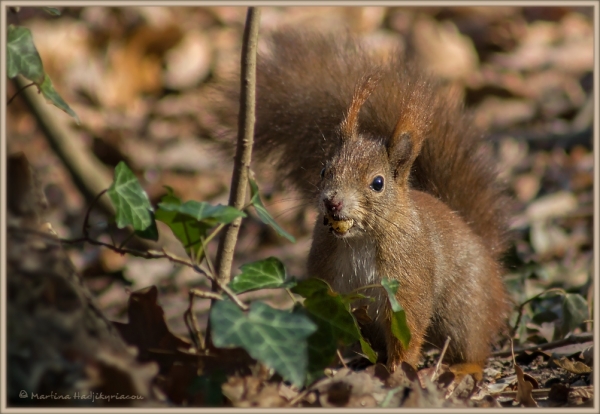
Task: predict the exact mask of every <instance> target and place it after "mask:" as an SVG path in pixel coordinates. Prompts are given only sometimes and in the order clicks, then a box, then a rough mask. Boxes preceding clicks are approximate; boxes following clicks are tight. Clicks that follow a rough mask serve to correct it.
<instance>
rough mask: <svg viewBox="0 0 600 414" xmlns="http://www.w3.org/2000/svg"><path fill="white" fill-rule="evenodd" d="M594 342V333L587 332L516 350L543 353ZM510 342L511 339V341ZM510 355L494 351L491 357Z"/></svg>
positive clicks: (508, 352) (509, 353)
mask: <svg viewBox="0 0 600 414" xmlns="http://www.w3.org/2000/svg"><path fill="white" fill-rule="evenodd" d="M593 340H594V333H593V332H589V333H585V334H579V335H571V336H569V337H568V338H565V339H560V340H558V341H554V342H548V343H546V344H541V345H533V346H529V347H527V348H517V350H516V351H517V352H525V351H543V350H545V349H553V348H558V347H561V346H563V345H570V344H580V343H583V342H589V341H593ZM511 341H512V339H511ZM510 355H511V351H496V352H492V356H493V357H497V358H504V357H507V356H510Z"/></svg>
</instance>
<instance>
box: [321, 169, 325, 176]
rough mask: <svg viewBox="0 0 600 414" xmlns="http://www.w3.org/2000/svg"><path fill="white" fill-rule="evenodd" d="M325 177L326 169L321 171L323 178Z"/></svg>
mask: <svg viewBox="0 0 600 414" xmlns="http://www.w3.org/2000/svg"><path fill="white" fill-rule="evenodd" d="M323 177H325V167H323V169H322V170H321V178H323Z"/></svg>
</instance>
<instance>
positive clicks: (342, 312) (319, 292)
mask: <svg viewBox="0 0 600 414" xmlns="http://www.w3.org/2000/svg"><path fill="white" fill-rule="evenodd" d="M292 292H294V293H296V294H298V295H301V296H303V297H305V298H306V299H305V300H304V307H305V308H306V310H307V311H308V313H309V315H310V317H311V319H312V320H313V321H314V322H315V323H316V324H317V326H318V327H319V330H318V333H315V334H313V335H312V336H311V337H310V338H308V341H309V351H310V350H312V352H310V353H309V356H310V357H311V359H309V372H310V373H312V374H316V373H317V372H322V370H323V368H325V367H327V365H328V364H329V363H330V362H331V360H332V358H333V357H334V356H335V351H336V349H337V345H338V343H342V344H344V345H350V344H352V343H353V342H356V341H359V342H360V343H361V348H362V351H363V353H364V354H365V355H367V357H368V358H369V360H370V361H371V362H373V363H375V361H376V360H377V353H376V352H375V351H374V350H373V349H372V348H371V346H370V345H369V343H368V342H367V341H366V340H365V339H364V338H363V336H362V334H361V332H360V329H359V327H358V322H357V321H356V318H355V317H354V315H353V314H352V312H351V310H350V300H349V299H348V298H349V297H350V295H341V294H338V293H336V292H334V291H333V290H332V289H331V287H330V286H329V284H328V283H327V282H325V281H324V280H321V279H317V278H310V279H307V280H303V281H300V282H298V284H297V285H296V286H295V287H293V288H292ZM352 296H353V297H356V298H360V296H355V295H352ZM332 339H333V342H331V340H332ZM312 374H311V375H312Z"/></svg>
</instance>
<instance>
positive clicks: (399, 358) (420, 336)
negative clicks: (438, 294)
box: [384, 292, 433, 372]
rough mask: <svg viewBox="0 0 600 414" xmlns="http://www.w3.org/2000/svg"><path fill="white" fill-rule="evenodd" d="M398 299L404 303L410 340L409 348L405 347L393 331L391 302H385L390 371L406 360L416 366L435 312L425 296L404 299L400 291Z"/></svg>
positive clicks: (385, 329)
mask: <svg viewBox="0 0 600 414" xmlns="http://www.w3.org/2000/svg"><path fill="white" fill-rule="evenodd" d="M397 299H398V301H399V302H400V303H401V304H402V302H404V303H405V305H403V307H404V310H405V312H406V323H407V325H408V329H409V331H410V335H411V338H410V342H409V344H408V348H406V349H405V348H404V347H403V346H402V343H401V342H400V340H399V339H398V338H396V337H395V336H394V334H393V333H392V325H391V322H392V318H391V315H392V309H391V307H390V304H389V302H387V301H386V304H385V315H386V320H385V323H384V331H385V338H386V350H387V367H388V369H389V371H390V372H394V371H395V370H396V369H397V368H398V367H399V366H400V364H401V363H402V362H403V361H404V362H407V363H408V364H410V365H412V366H413V367H415V368H416V366H417V364H418V363H419V360H420V357H421V349H422V346H423V343H424V342H425V336H426V334H427V329H428V328H429V325H430V323H431V316H432V312H433V310H432V309H433V306H432V305H433V304H432V302H431V300H430V299H429V298H428V299H425V300H424V301H423V298H419V299H417V300H418V301H419V302H416V301H415V299H406V298H404V299H405V300H404V301H403V300H402V297H401V295H400V292H399V293H398V295H397Z"/></svg>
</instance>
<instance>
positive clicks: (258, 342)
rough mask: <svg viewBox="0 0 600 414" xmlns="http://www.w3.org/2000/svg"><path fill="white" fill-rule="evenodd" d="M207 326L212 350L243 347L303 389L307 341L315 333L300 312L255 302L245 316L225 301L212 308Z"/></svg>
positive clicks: (231, 303) (309, 322) (311, 324)
mask: <svg viewBox="0 0 600 414" xmlns="http://www.w3.org/2000/svg"><path fill="white" fill-rule="evenodd" d="M210 322H211V327H212V330H211V334H212V338H213V342H214V344H215V346H217V347H219V348H227V347H238V346H239V347H242V348H244V349H245V350H246V351H247V352H248V353H249V354H250V356H251V357H252V358H255V359H257V360H258V361H260V362H262V363H263V364H265V365H266V366H268V367H270V368H273V369H274V370H275V371H277V372H278V373H279V374H280V375H281V376H282V377H284V378H285V379H287V380H289V381H291V382H292V383H293V384H295V385H296V386H299V387H300V386H302V385H303V383H304V380H305V378H306V368H307V364H308V345H307V342H306V338H308V337H309V336H310V335H311V334H312V333H313V332H314V331H315V330H316V326H315V324H314V323H313V322H312V321H311V320H310V318H309V317H308V316H306V315H305V314H304V313H303V312H301V311H295V312H290V311H283V310H278V309H273V308H271V307H270V306H268V305H267V304H265V303H263V302H258V301H257V302H252V304H251V305H250V310H249V312H248V314H245V313H244V312H243V311H242V310H240V308H238V307H237V306H236V305H235V304H234V303H233V302H231V301H229V300H224V301H218V302H216V303H215V304H214V305H213V306H212V308H211V311H210Z"/></svg>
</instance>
